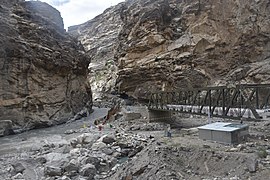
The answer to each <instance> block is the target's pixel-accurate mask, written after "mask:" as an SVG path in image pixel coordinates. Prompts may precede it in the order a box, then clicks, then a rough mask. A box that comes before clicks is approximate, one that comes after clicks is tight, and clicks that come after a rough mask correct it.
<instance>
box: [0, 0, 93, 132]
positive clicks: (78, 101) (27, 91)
mask: <svg viewBox="0 0 270 180" xmlns="http://www.w3.org/2000/svg"><path fill="white" fill-rule="evenodd" d="M0 29H1V30H0V68H1V71H0V84H1V85H0V121H1V120H12V122H13V125H17V126H18V127H23V128H35V127H43V126H48V125H52V124H57V123H60V122H63V121H65V120H67V119H68V118H69V117H71V116H73V115H74V114H75V113H77V112H79V111H80V110H81V109H82V108H83V107H84V106H85V105H86V104H87V102H88V108H89V109H91V102H92V100H91V89H90V87H89V85H87V84H86V77H87V73H88V70H87V66H88V63H89V60H88V59H87V57H86V56H85V55H84V48H83V47H82V46H81V45H80V43H79V42H77V41H76V40H75V39H74V38H72V37H71V36H69V35H68V34H67V33H66V32H65V30H64V27H63V21H62V18H61V16H60V13H59V12H58V11H57V10H56V9H54V8H52V7H51V6H49V5H48V4H46V3H42V2H25V1H22V0H12V1H1V3H0Z"/></svg>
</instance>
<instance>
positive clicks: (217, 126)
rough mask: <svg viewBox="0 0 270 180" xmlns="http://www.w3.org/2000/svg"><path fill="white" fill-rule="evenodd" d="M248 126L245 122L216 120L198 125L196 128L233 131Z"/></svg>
mask: <svg viewBox="0 0 270 180" xmlns="http://www.w3.org/2000/svg"><path fill="white" fill-rule="evenodd" d="M245 127H248V125H246V124H235V123H224V122H216V123H211V124H207V125H204V126H200V127H198V129H203V130H212V131H226V132H233V131H236V130H239V129H243V128H245Z"/></svg>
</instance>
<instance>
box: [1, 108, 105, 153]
mask: <svg viewBox="0 0 270 180" xmlns="http://www.w3.org/2000/svg"><path fill="white" fill-rule="evenodd" d="M93 109H94V112H93V113H91V114H90V115H89V116H88V117H86V118H82V119H80V120H77V121H74V122H72V123H69V124H62V125H58V126H53V127H49V128H44V129H35V130H31V131H28V132H24V133H21V134H16V135H12V136H5V137H1V138H0V156H1V155H5V154H9V153H20V152H23V151H26V150H30V149H35V148H38V147H40V146H42V145H44V144H50V143H53V144H56V145H57V144H67V143H68V140H69V139H70V138H72V137H75V136H77V133H74V134H70V135H67V134H65V131H67V130H72V129H79V128H81V127H83V126H84V125H86V126H88V125H93V122H94V120H96V119H98V118H101V117H104V116H105V115H107V112H108V109H107V108H93ZM93 131H94V130H93Z"/></svg>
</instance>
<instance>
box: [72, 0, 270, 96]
mask: <svg viewBox="0 0 270 180" xmlns="http://www.w3.org/2000/svg"><path fill="white" fill-rule="evenodd" d="M269 6H270V3H269V1H267V0H257V1H252V0H238V1H233V0H228V1H208V0H207V1H200V0H191V1H183V0H148V1H145V0H128V1H125V2H124V3H122V4H119V5H118V6H115V7H113V8H112V9H110V10H108V11H105V12H104V14H102V15H100V16H98V17H97V18H95V19H94V20H91V21H89V22H88V23H85V24H83V25H81V26H79V27H77V31H79V30H80V29H83V31H80V33H78V35H79V39H80V40H81V41H82V44H83V45H84V46H85V47H86V46H87V45H89V44H90V43H89V42H90V40H89V39H88V37H87V35H86V34H85V33H84V32H87V34H88V35H91V39H98V38H99V37H102V38H103V39H106V40H107V42H108V44H110V43H113V44H114V45H111V46H110V48H108V49H107V50H108V52H110V54H111V56H112V54H113V55H114V58H115V62H116V64H117V66H118V74H117V79H116V81H115V82H116V85H115V87H116V88H118V90H119V91H120V92H123V91H125V92H127V93H128V94H129V95H131V94H132V95H134V96H136V97H144V96H145V95H146V92H148V91H154V90H170V89H178V88H186V87H201V86H209V85H226V84H231V83H236V82H237V83H238V82H240V83H268V82H269V80H270V79H269V77H270V76H269V71H268V70H269V60H270V59H269V56H270V44H269V43H270V41H269V40H270V30H269V27H270V8H269ZM119 8H120V9H119ZM108 12H111V13H112V17H115V14H117V13H120V18H121V19H120V20H117V21H115V22H114V23H117V25H118V26H117V27H120V26H121V28H120V32H119V31H118V29H117V28H115V29H114V32H115V35H116V32H119V34H118V35H117V36H118V37H117V41H114V39H116V38H112V36H111V35H110V34H109V33H108V32H109V30H107V31H99V32H100V33H101V34H97V33H95V32H97V31H98V29H100V28H101V27H103V23H104V22H105V21H106V20H104V19H102V20H100V17H105V15H106V13H108ZM106 16H107V15H106ZM117 17H118V14H117ZM91 22H95V24H93V23H91ZM110 22H111V23H113V21H110ZM86 25H88V26H86ZM99 25H100V26H99ZM115 26H116V24H115ZM95 27H98V28H95ZM82 39H83V40H82ZM112 40H113V42H112ZM87 42H88V43H87ZM104 42H105V40H104ZM89 47H90V48H89V49H99V48H101V49H104V47H105V46H104V44H103V43H101V42H99V43H97V44H95V46H89ZM94 47H95V48H94ZM114 47H117V48H116V49H115V48H114ZM89 54H90V55H91V56H92V58H93V60H94V61H100V59H99V58H96V57H100V56H101V55H102V53H101V51H89Z"/></svg>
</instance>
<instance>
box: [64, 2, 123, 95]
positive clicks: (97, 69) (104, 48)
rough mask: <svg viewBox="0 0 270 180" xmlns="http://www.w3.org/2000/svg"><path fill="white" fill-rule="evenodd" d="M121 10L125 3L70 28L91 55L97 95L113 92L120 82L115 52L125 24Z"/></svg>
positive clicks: (94, 89) (91, 70) (94, 87)
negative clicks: (116, 84)
mask: <svg viewBox="0 0 270 180" xmlns="http://www.w3.org/2000/svg"><path fill="white" fill-rule="evenodd" d="M121 9H122V3H121V4H119V5H117V6H114V7H112V8H109V9H107V10H106V11H104V13H103V14H101V15H99V16H97V17H96V18H94V19H92V20H90V21H88V22H86V23H84V24H81V25H77V26H72V27H69V28H68V32H69V33H70V34H72V35H73V36H75V37H76V38H78V39H79V41H81V43H82V44H83V46H84V48H85V50H86V53H87V55H89V56H90V57H91V64H90V65H89V68H90V76H89V81H90V83H91V88H92V91H93V98H101V97H102V95H103V93H106V92H111V91H113V89H114V86H115V83H116V78H117V66H116V64H115V59H114V54H115V53H116V48H117V45H118V35H119V32H120V30H121V27H122V23H123V22H122V20H121V17H120V12H121Z"/></svg>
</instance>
